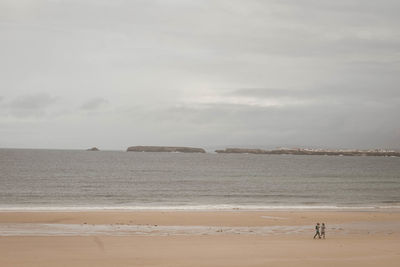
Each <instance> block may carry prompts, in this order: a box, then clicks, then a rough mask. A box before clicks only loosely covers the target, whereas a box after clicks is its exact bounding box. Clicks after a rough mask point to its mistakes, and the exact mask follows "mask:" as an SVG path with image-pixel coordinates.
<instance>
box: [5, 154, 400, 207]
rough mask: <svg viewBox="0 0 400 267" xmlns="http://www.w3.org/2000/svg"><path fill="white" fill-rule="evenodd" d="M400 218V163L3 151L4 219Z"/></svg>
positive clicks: (338, 158) (367, 159)
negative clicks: (255, 213) (77, 213)
mask: <svg viewBox="0 0 400 267" xmlns="http://www.w3.org/2000/svg"><path fill="white" fill-rule="evenodd" d="M398 208H400V158H395V157H371V156H353V157H351V156H317V155H312V156H305V155H304V156H303V155H253V154H215V153H205V154H192V153H149V152H124V151H98V152H93V151H78V150H40V149H32V150H29V149H0V210H107V209H110V210H114V209H118V210H275V209H323V210H335V209H342V210H343V209H344V210H346V209H349V210H354V209H357V210H382V209H398Z"/></svg>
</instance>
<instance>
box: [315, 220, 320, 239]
mask: <svg viewBox="0 0 400 267" xmlns="http://www.w3.org/2000/svg"><path fill="white" fill-rule="evenodd" d="M317 236H318V238H319V239H321V234H320V233H319V223H317V225H315V235H314V239H315V238H316V237H317Z"/></svg>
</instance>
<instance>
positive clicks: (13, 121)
mask: <svg viewBox="0 0 400 267" xmlns="http://www.w3.org/2000/svg"><path fill="white" fill-rule="evenodd" d="M399 13H400V1H398V0H380V1H376V0H343V1H332V0H301V1H300V0H292V1H288V0H276V1H272V0H264V1H261V0H260V1H256V0H254V1H253V0H241V1H235V0H226V1H222V0H221V1H219V0H209V1H207V0H195V1H194V0H193V1H190V0H181V1H178V0H162V1H161V0H160V1H152V0H141V1H139V0H138V1H135V0H131V1H123V0H109V1H106V0H75V1H74V0H69V1H67V0H52V1H50V0H49V1H40V0H37V1H30V0H24V1H22V0H18V1H14V0H0V147H15V148H63V149H70V148H72V149H86V148H89V147H92V146H97V147H99V148H100V149H126V147H128V146H131V145H185V146H202V147H213V146H225V145H226V146H232V145H235V146H244V147H245V146H260V147H275V146H283V145H288V146H300V147H308V146H312V147H324V148H325V147H330V148H400V88H399V85H400V16H399Z"/></svg>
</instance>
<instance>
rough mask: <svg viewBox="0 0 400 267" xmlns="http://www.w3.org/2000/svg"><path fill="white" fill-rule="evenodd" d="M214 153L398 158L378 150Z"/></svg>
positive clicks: (226, 151)
mask: <svg viewBox="0 0 400 267" xmlns="http://www.w3.org/2000/svg"><path fill="white" fill-rule="evenodd" d="M215 152H216V153H242V154H267V155H282V154H288V155H326V156H385V157H400V152H396V151H379V150H310V149H275V150H263V149H253V148H226V149H224V150H215Z"/></svg>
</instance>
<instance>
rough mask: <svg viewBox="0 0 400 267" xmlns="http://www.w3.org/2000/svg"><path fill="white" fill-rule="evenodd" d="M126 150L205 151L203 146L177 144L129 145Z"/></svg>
mask: <svg viewBox="0 0 400 267" xmlns="http://www.w3.org/2000/svg"><path fill="white" fill-rule="evenodd" d="M126 151H128V152H181V153H206V151H205V150H204V149H203V148H197V147H179V146H131V147H128V149H127V150H126Z"/></svg>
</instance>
